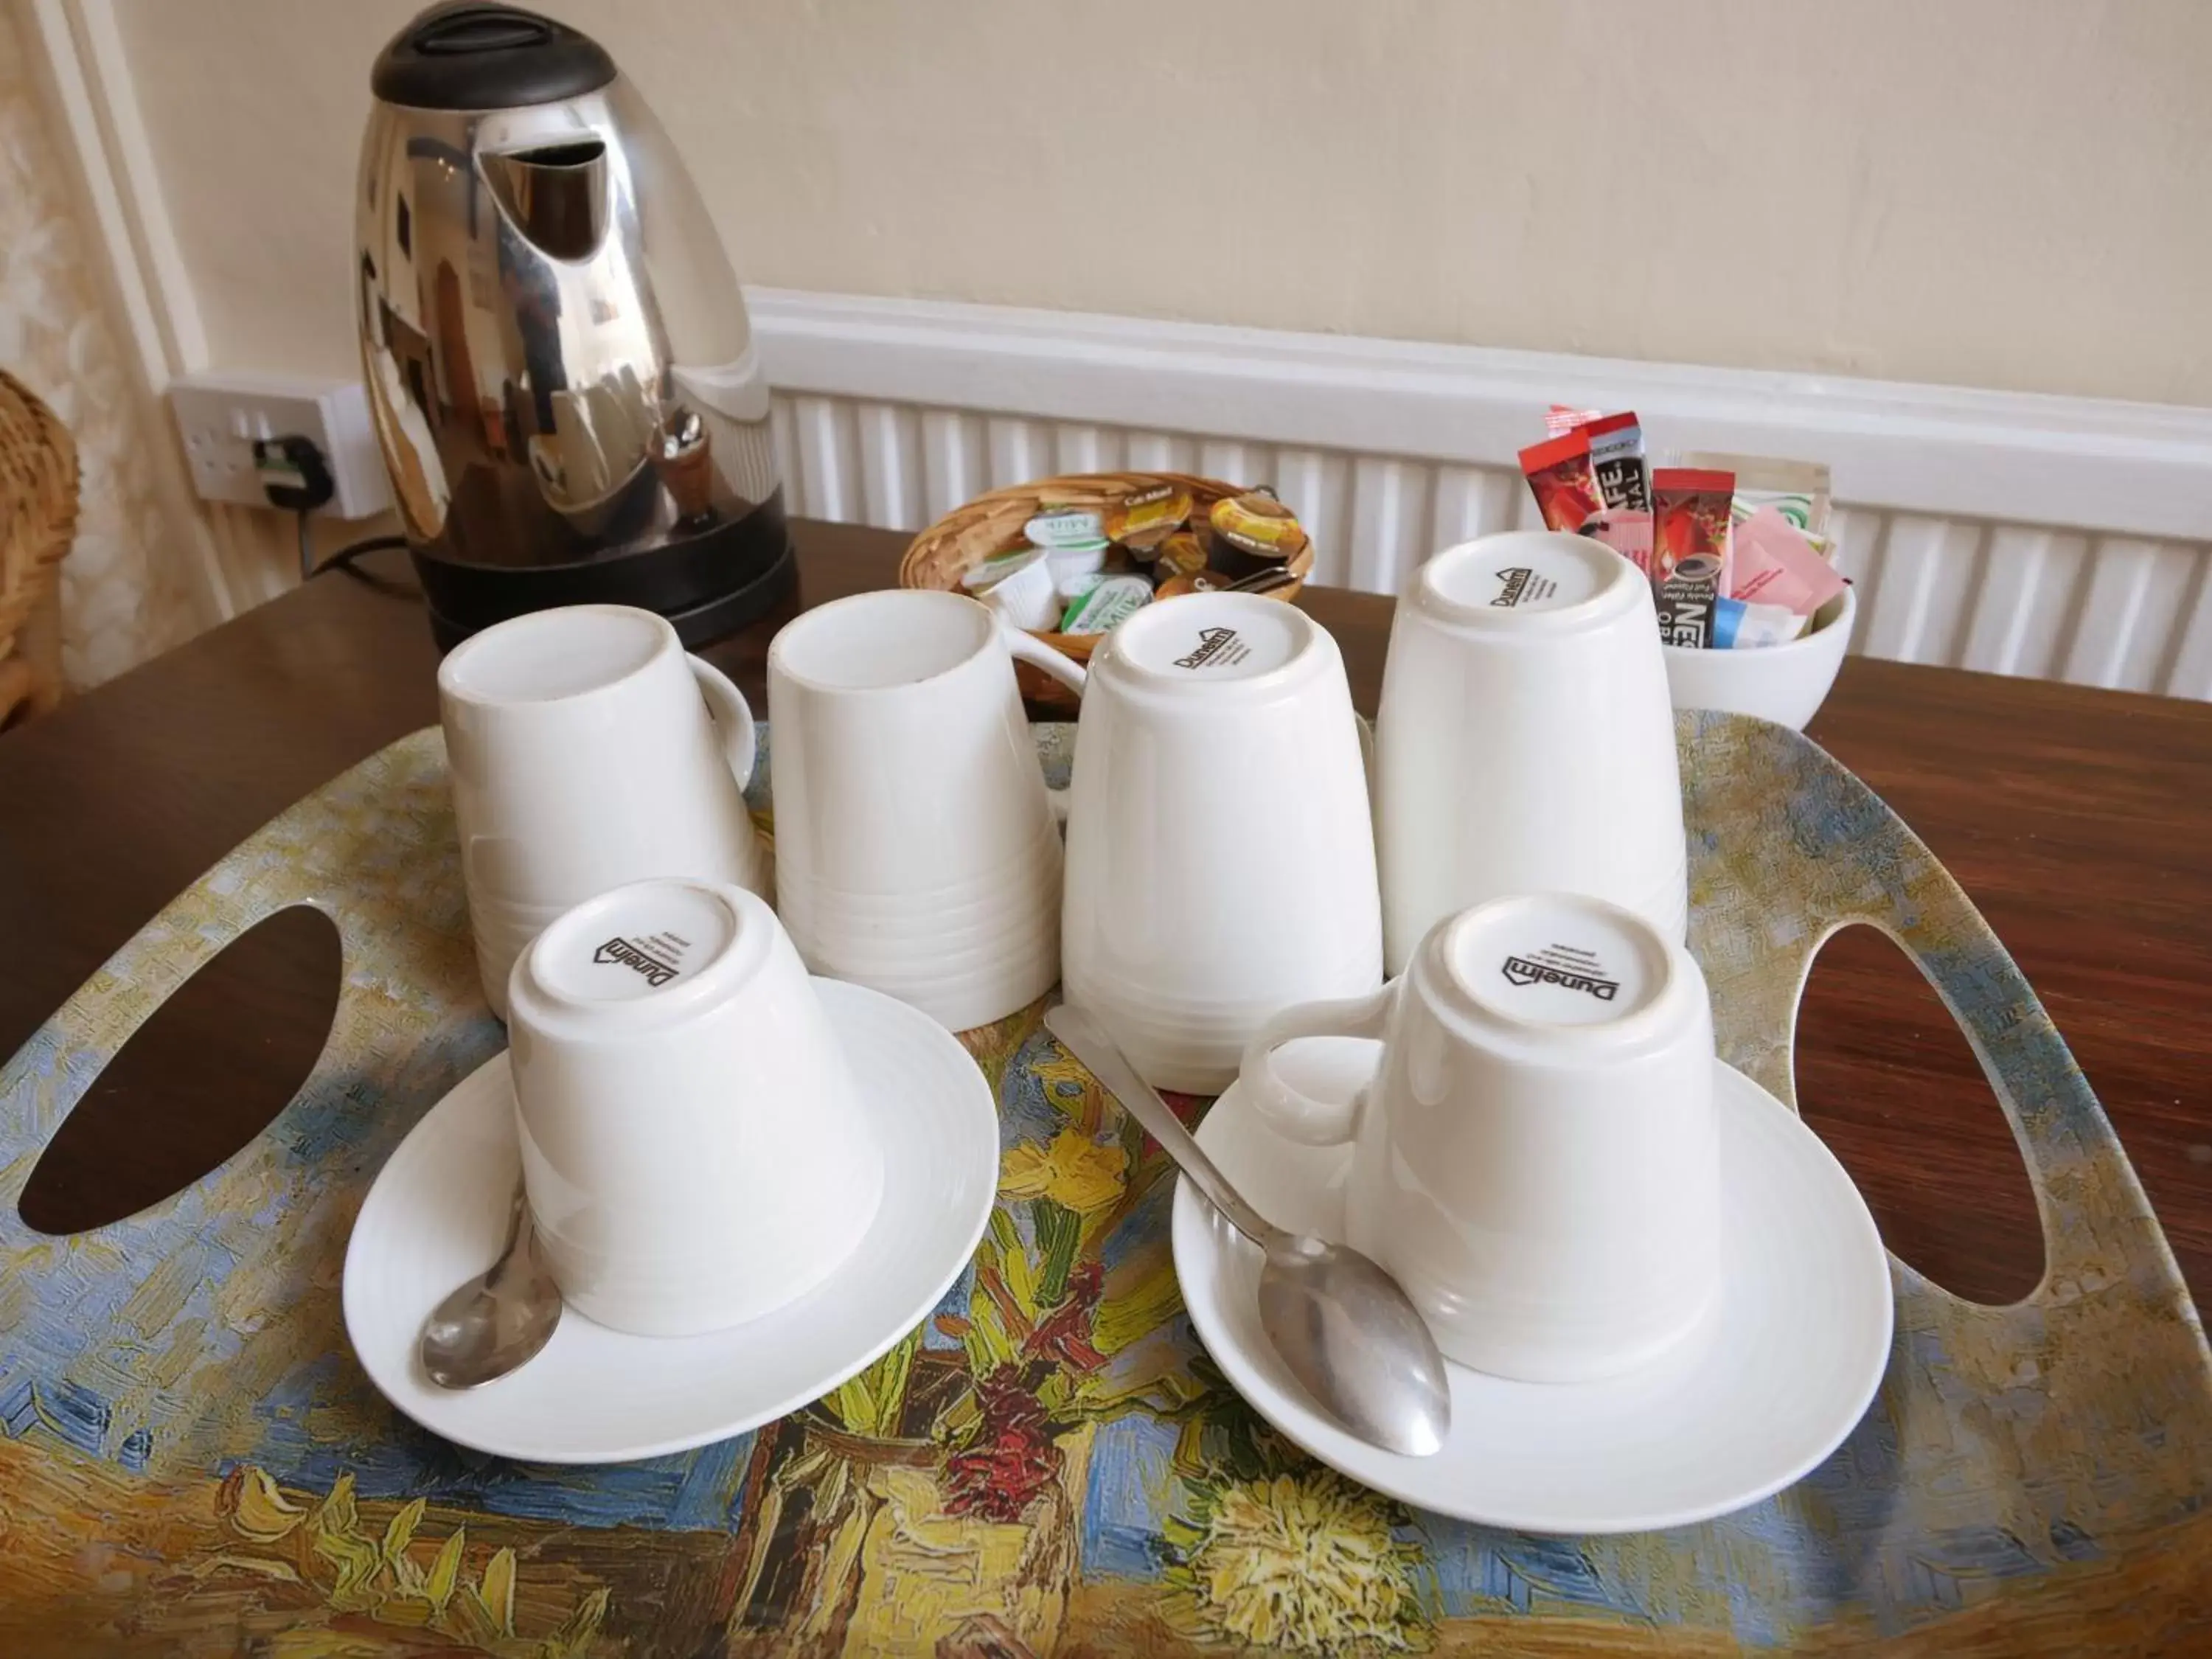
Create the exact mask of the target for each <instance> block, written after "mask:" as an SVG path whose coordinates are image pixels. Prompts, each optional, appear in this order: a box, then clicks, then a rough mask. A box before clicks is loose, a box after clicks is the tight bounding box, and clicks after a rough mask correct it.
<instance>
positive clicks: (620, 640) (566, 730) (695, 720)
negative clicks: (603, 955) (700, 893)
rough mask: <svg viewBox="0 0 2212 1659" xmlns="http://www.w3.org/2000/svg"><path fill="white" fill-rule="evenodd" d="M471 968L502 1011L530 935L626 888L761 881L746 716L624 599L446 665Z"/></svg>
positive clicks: (667, 634)
mask: <svg viewBox="0 0 2212 1659" xmlns="http://www.w3.org/2000/svg"><path fill="white" fill-rule="evenodd" d="M438 710H439V714H440V717H441V721H442V723H443V724H444V726H445V732H446V761H447V769H448V772H449V774H450V775H451V777H452V780H453V817H454V819H455V822H456V825H457V827H458V829H459V832H460V842H461V873H462V877H463V879H464V881H465V884H466V885H467V888H468V896H469V921H470V926H471V930H472V932H473V933H474V934H475V939H476V949H477V969H478V971H479V972H480V973H481V975H483V987H484V994H485V996H486V997H487V998H489V1000H490V1002H491V1006H492V1012H495V1013H496V1014H498V1015H499V1016H500V1017H501V1018H506V1015H507V979H508V975H509V973H510V972H511V971H512V969H513V964H514V960H515V957H517V956H518V955H519V954H520V952H521V951H522V949H523V947H524V946H526V945H528V944H529V942H530V941H531V939H533V938H535V937H536V936H537V933H538V930H539V929H540V928H542V927H544V926H545V925H546V924H547V923H548V922H550V921H551V920H552V919H553V918H554V917H556V916H557V915H560V914H561V913H562V912H563V911H564V910H566V909H568V908H569V907H570V906H571V905H574V904H577V903H579V902H581V901H583V900H585V899H587V898H590V897H591V896H592V895H593V894H596V893H603V892H605V891H606V890H608V889H609V888H611V887H617V886H620V885H621V884H623V883H625V882H632V881H641V880H644V879H646V878H649V877H653V876H690V877H696V878H700V879H702V880H706V881H718V882H734V883H736V884H738V885H739V886H741V887H746V888H750V889H752V890H755V891H760V890H764V889H765V888H766V886H767V883H768V876H767V871H766V869H765V868H764V865H765V862H766V860H764V858H763V855H762V852H761V848H760V842H759V839H758V837H757V836H756V835H755V834H754V832H753V824H752V819H751V817H750V816H749V815H748V813H747V811H746V810H745V803H744V787H745V785H746V783H747V782H748V781H750V778H751V776H752V769H753V754H754V744H755V742H756V738H755V734H754V729H753V716H752V710H751V709H750V708H748V707H747V706H746V704H745V699H744V694H743V693H742V692H740V691H739V690H738V688H737V687H736V686H734V685H732V684H730V682H729V680H728V679H727V678H726V677H725V676H724V675H722V674H721V673H720V671H717V670H716V669H714V668H713V667H711V666H709V665H708V664H706V663H703V662H702V661H700V660H699V659H698V658H696V657H693V656H688V655H686V654H685V653H684V646H683V642H682V641H679V640H678V638H677V636H676V630H675V629H674V628H672V627H671V626H670V624H669V623H668V621H667V619H666V618H665V617H659V616H656V615H654V614H653V612H652V611H640V610H635V609H633V608H631V607H630V606H628V605H568V606H565V607H562V608H561V609H558V610H553V611H532V613H530V614H529V615H527V616H522V617H514V618H513V619H511V620H510V621H507V622H503V623H499V624H497V625H496V626H495V627H492V628H488V629H484V630H483V632H482V633H480V634H477V635H471V637H470V638H468V639H466V640H465V641H462V642H461V643H460V644H459V645H458V646H456V647H453V650H452V651H451V652H450V653H447V657H446V659H445V661H444V662H442V663H441V664H440V665H439V667H438Z"/></svg>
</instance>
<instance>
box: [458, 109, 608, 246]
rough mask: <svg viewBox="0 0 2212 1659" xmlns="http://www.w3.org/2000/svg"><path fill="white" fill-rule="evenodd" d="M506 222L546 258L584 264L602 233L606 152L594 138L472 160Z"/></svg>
mask: <svg viewBox="0 0 2212 1659" xmlns="http://www.w3.org/2000/svg"><path fill="white" fill-rule="evenodd" d="M477 165H478V166H479V167H481V168H482V169H483V176H484V181H485V182H486V183H487V184H489V185H490V186H491V192H492V194H493V196H494V197H496V198H497V199H498V202H499V205H500V208H501V210H502V211H503V212H504V213H505V214H506V215H507V222H509V223H510V224H512V225H513V227H514V228H515V229H516V230H518V231H520V233H521V234H522V235H523V236H524V237H525V238H526V240H528V241H529V242H530V243H531V245H532V246H534V247H536V248H537V249H538V251H539V252H541V253H544V255H546V256H547V257H548V258H554V259H587V258H591V256H592V254H593V253H595V252H598V251H599V242H600V240H601V239H602V238H604V237H605V235H606V234H607V147H606V144H605V143H604V142H603V141H602V140H600V139H598V138H582V139H578V140H575V141H574V142H573V143H565V144H541V145H539V146H538V147H537V148H535V149H518V150H511V151H509V152H507V154H506V155H480V156H478V157H477Z"/></svg>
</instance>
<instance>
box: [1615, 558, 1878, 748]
mask: <svg viewBox="0 0 2212 1659" xmlns="http://www.w3.org/2000/svg"><path fill="white" fill-rule="evenodd" d="M1858 612H1859V597H1858V590H1857V588H1852V587H1846V588H1845V589H1844V591H1843V592H1842V593H1841V594H1839V595H1838V597H1836V598H1835V599H1830V600H1829V601H1828V602H1827V604H1826V605H1822V606H1821V607H1820V609H1819V610H1818V611H1814V613H1813V627H1812V631H1811V632H1809V633H1807V634H1804V635H1801V636H1800V637H1798V638H1796V639H1794V640H1791V641H1790V642H1789V643H1788V644H1786V645H1762V646H1752V647H1747V648H1745V649H1743V650H1740V651H1704V650H1697V649H1694V648H1692V647H1686V646H1680V645H1662V646H1661V647H1659V653H1660V654H1661V655H1662V656H1663V657H1664V658H1666V659H1667V691H1668V699H1669V701H1671V702H1673V703H1674V707H1675V708H1717V709H1720V710H1721V711H1722V712H1723V713H1724V714H1756V715H1758V716H1759V719H1761V720H1772V721H1773V722H1774V723H1775V724H1776V725H1778V726H1788V727H1789V728H1790V730H1791V731H1793V732H1802V731H1803V730H1804V729H1805V722H1806V721H1808V720H1811V719H1812V718H1813V716H1814V713H1815V712H1816V711H1817V710H1818V709H1819V708H1820V704H1821V703H1822V702H1824V701H1826V698H1827V695H1828V688H1829V687H1830V686H1832V685H1833V684H1835V683H1836V671H1837V670H1838V669H1839V668H1841V667H1842V666H1843V665H1844V652H1845V651H1846V650H1847V649H1849V648H1850V642H1851V623H1852V622H1853V621H1854V620H1855V619H1856V618H1857V616H1858Z"/></svg>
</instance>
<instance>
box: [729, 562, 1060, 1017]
mask: <svg viewBox="0 0 2212 1659" xmlns="http://www.w3.org/2000/svg"><path fill="white" fill-rule="evenodd" d="M1016 658H1019V659H1021V660H1023V661H1024V662H1028V663H1031V664H1034V665H1036V666H1037V667H1038V668H1041V669H1042V670H1044V671H1046V672H1047V673H1049V674H1051V675H1053V676H1054V678H1058V679H1060V681H1062V682H1063V683H1065V684H1068V685H1070V686H1073V687H1074V688H1075V689H1076V690H1078V691H1080V690H1082V688H1083V684H1084V672H1083V670H1082V668H1081V667H1079V665H1077V664H1075V663H1073V662H1071V661H1070V660H1068V659H1066V657H1063V656H1062V655H1060V653H1058V652H1057V651H1054V650H1053V649H1052V648H1051V647H1049V646H1047V645H1045V644H1043V643H1042V642H1041V641H1036V640H1034V639H1031V638H1030V636H1029V635H1026V634H1022V633H1018V632H1017V631H1015V630H1013V629H1009V628H1006V627H1002V626H1001V625H1000V623H999V621H998V619H997V618H996V617H994V615H993V614H992V613H991V612H990V611H988V610H987V609H985V608H984V607H983V606H982V605H979V604H977V603H976V602H975V600H973V599H968V598H965V597H963V595H961V594H957V593H946V592H935V591H932V590H928V589H922V588H892V589H889V590H886V591H884V592H874V593H858V594H854V596H853V597H852V598H850V599H839V600H836V601H835V602H834V603H832V604H829V605H823V606H821V607H819V608H818V609H817V610H813V611H807V612H805V614H804V615H802V616H800V617H797V618H796V619H794V620H793V621H792V622H790V623H786V624H785V626H784V628H783V629H782V630H781V632H780V633H778V634H777V635H776V636H775V640H774V641H772V642H771V643H770V645H769V658H768V702H769V722H770V729H771V731H772V732H773V734H774V738H775V740H774V742H773V743H772V744H770V746H769V770H770V772H771V773H772V775H773V776H774V780H775V830H776V848H777V857H776V908H777V910H778V912H779V914H780V915H781V916H782V918H783V922H784V926H785V927H787V928H789V929H790V931H791V937H792V940H793V943H794V944H796V945H798V947H799V954H800V956H802V957H805V960H806V963H807V965H808V966H809V967H811V969H813V970H814V971H815V972H817V973H819V974H827V975H829V976H831V977H832V978H836V979H844V980H851V981H854V982H855V983H856V984H860V985H866V986H867V987H870V988H871V989H873V990H878V991H882V992H884V993H885V994H888V995H890V996H895V997H897V998H898V999H899V1000H902V1001H903V1002H906V1003H908V1004H911V1005H912V1006H915V1007H916V1008H919V1009H920V1010H921V1012H924V1013H926V1014H927V1015H929V1016H930V1017H931V1018H933V1019H935V1020H937V1021H938V1022H939V1024H942V1025H944V1026H945V1027H946V1028H947V1029H948V1030H955V1031H961V1030H968V1029H969V1028H970V1027H973V1026H977V1025H985V1024H989V1023H990V1022H991V1021H993V1020H995V1019H1001V1018H1005V1017H1006V1015H1008V1014H1011V1013H1012V1012H1015V1011H1016V1010H1017V1009H1019V1008H1021V1007H1023V1006H1025V1005H1027V1004H1029V1003H1030V1002H1033V1001H1035V1000H1036V999H1037V998H1039V997H1041V996H1042V995H1043V994H1045V993H1046V992H1047V991H1048V990H1049V989H1051V988H1052V984H1053V981H1054V980H1056V979H1058V978H1059V977H1060V869H1061V860H1060V822H1059V815H1058V813H1057V812H1056V811H1055V810H1054V804H1053V800H1052V798H1051V795H1050V793H1049V792H1048V790H1047V789H1046V787H1045V782H1044V775H1043V773H1042V770H1041V769H1039V767H1038V765H1037V757H1036V744H1035V743H1034V742H1033V741H1032V739H1031V738H1030V728H1029V722H1028V720H1026V718H1024V714H1023V712H1022V700H1021V693H1020V691H1019V690H1018V688H1017V687H1016V685H1015V683H1014V659H1016Z"/></svg>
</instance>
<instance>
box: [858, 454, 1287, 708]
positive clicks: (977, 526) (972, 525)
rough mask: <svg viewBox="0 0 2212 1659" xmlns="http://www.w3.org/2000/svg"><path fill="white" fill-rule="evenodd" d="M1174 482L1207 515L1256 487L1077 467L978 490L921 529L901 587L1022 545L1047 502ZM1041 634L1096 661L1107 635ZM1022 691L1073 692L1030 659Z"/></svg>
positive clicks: (1058, 700)
mask: <svg viewBox="0 0 2212 1659" xmlns="http://www.w3.org/2000/svg"><path fill="white" fill-rule="evenodd" d="M1163 483H1168V484H1174V485H1176V487H1177V488H1179V489H1188V490H1189V491H1190V494H1191V502H1192V516H1193V517H1194V518H1195V517H1197V516H1198V515H1200V514H1201V513H1204V512H1206V509H1208V508H1209V507H1212V505H1213V504H1214V502H1216V501H1219V500H1221V499H1222V497H1224V496H1225V495H1243V493H1244V492H1245V491H1246V490H1247V489H1250V488H1251V486H1250V485H1249V484H1232V483H1223V482H1222V481H1221V480H1220V479H1218V478H1201V477H1197V476H1196V475H1195V474H1193V473H1188V472H1078V473H1072V474H1068V475H1066V476H1065V477H1057V478H1040V479H1038V480H1037V481H1036V483H1025V484H1017V485H1015V486H1014V487H1013V488H1012V489H994V490H993V491H992V492H991V493H990V494H989V495H978V496H977V497H976V498H975V500H974V501H969V503H968V504H967V505H966V506H965V507H957V508H955V509H954V510H953V511H952V512H951V513H946V514H945V516H944V517H943V518H941V519H939V520H938V521H937V522H936V523H935V524H933V525H932V526H929V528H928V529H927V530H925V531H923V532H921V534H920V535H919V536H916V537H915V538H914V540H913V542H912V544H909V545H908V548H907V550H906V554H905V556H904V557H902V558H901V559H900V560H899V571H898V580H899V586H901V587H936V588H953V587H957V586H959V585H960V578H961V577H962V575H963V574H965V573H966V572H967V571H968V570H969V568H971V567H973V566H975V565H978V564H981V562H983V561H984V560H986V559H987V558H989V557H991V556H993V555H994V554H999V553H1004V552H1006V551H1007V550H1009V549H1012V548H1014V547H1017V546H1018V545H1020V544H1021V540H1022V526H1024V525H1025V524H1027V523H1028V522H1029V521H1030V519H1032V518H1034V517H1035V516H1036V514H1037V513H1041V512H1042V511H1043V510H1045V509H1046V508H1048V507H1110V506H1112V505H1114V504H1115V502H1117V501H1121V500H1122V499H1123V498H1125V497H1127V496H1130V495H1137V494H1139V492H1141V491H1143V490H1146V489H1152V488H1153V487H1154V486H1155V485H1158V484H1163ZM1313 558H1314V554H1313V544H1312V543H1311V542H1310V541H1309V542H1308V543H1307V544H1306V545H1305V546H1304V547H1303V548H1301V549H1300V550H1298V552H1297V554H1296V555H1295V556H1293V557H1292V558H1291V560H1290V561H1289V562H1288V563H1287V564H1286V565H1285V567H1284V568H1285V572H1286V573H1287V574H1289V575H1290V576H1291V578H1292V580H1291V581H1290V582H1288V583H1287V584H1285V586H1281V587H1277V588H1272V589H1270V590H1269V591H1268V594H1267V597H1268V598H1269V599H1293V598H1296V597H1297V592H1298V589H1299V588H1300V587H1301V586H1304V580H1305V577H1306V575H1307V574H1308V573H1309V572H1310V571H1311V570H1312V568H1313ZM1036 637H1037V638H1039V639H1041V640H1042V641H1044V642H1045V643H1046V644H1047V645H1049V646H1051V647H1054V649H1055V650H1057V651H1060V653H1063V654H1065V655H1066V656H1068V657H1071V658H1073V659H1074V660H1076V661H1077V662H1088V661H1090V660H1091V651H1092V649H1093V648H1094V647H1096V646H1097V643H1098V641H1100V640H1102V639H1103V638H1104V637H1105V635H1103V634H1055V633H1050V632H1048V631H1045V630H1042V629H1039V630H1036ZM1015 672H1016V674H1017V676H1018V678H1020V680H1021V683H1022V695H1023V696H1025V697H1027V698H1028V699H1029V700H1030V702H1036V703H1042V704H1046V705H1048V706H1049V705H1057V706H1060V707H1062V708H1073V707H1074V705H1075V694H1074V693H1073V691H1070V690H1068V689H1067V688H1066V686H1064V685H1062V684H1060V682H1059V681H1057V680H1055V679H1054V678H1051V677H1050V676H1048V675H1046V674H1042V673H1040V672H1038V671H1036V669H1033V668H1030V666H1028V665H1026V664H1016V665H1015Z"/></svg>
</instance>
